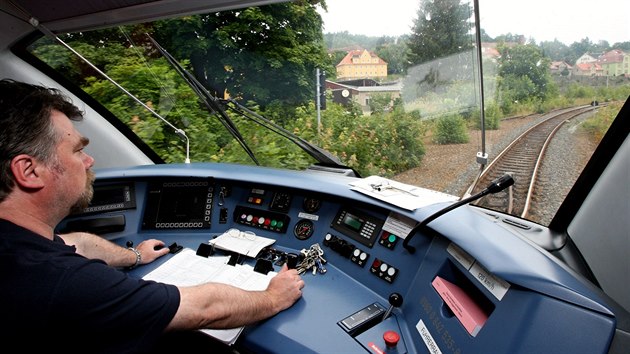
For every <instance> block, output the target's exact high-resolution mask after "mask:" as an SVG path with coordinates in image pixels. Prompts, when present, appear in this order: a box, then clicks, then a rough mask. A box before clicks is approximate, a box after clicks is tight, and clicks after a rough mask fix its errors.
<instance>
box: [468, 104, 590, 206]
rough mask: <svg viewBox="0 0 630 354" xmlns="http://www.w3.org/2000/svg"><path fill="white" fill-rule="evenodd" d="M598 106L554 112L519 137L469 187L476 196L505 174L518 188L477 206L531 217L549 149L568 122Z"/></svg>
mask: <svg viewBox="0 0 630 354" xmlns="http://www.w3.org/2000/svg"><path fill="white" fill-rule="evenodd" d="M595 108H597V107H592V106H582V107H577V108H569V109H563V110H558V111H554V112H550V113H547V114H546V118H545V119H544V120H543V121H541V122H540V123H538V124H537V125H535V126H533V127H531V128H530V129H528V130H527V131H526V132H524V133H523V134H521V135H520V136H519V137H518V138H516V139H515V140H514V141H513V142H512V143H511V144H510V145H509V146H508V147H507V148H505V150H503V151H502V152H501V153H500V154H499V155H498V156H497V157H496V158H495V159H494V160H493V161H492V162H491V163H490V164H489V165H488V166H487V167H486V168H485V170H484V171H483V172H482V174H481V175H480V176H479V178H478V179H477V181H476V182H475V183H474V184H473V186H471V188H469V191H471V192H470V194H476V193H478V192H480V191H481V190H482V189H483V188H485V187H486V186H487V185H488V184H490V182H491V181H492V180H494V179H496V178H498V177H499V176H502V175H503V174H504V173H510V174H512V177H513V178H514V185H513V186H511V187H509V188H508V189H506V190H504V191H502V192H499V193H496V194H490V195H487V196H485V197H484V198H481V199H479V200H478V201H477V202H476V203H474V204H475V205H478V206H481V207H485V208H489V209H493V210H497V211H501V212H505V213H508V214H512V215H516V216H519V217H522V218H525V217H527V214H528V212H529V209H530V207H531V199H532V195H533V193H534V189H535V188H536V187H537V183H538V182H537V179H536V177H537V174H538V168H539V166H540V164H541V161H542V159H543V158H544V156H545V151H546V147H547V145H548V144H549V141H550V140H551V139H552V138H553V135H554V134H555V132H556V131H557V130H558V128H560V127H561V126H562V124H563V123H564V122H566V121H567V120H570V119H572V118H574V117H576V116H578V115H580V114H583V113H585V112H589V111H591V110H593V109H595Z"/></svg>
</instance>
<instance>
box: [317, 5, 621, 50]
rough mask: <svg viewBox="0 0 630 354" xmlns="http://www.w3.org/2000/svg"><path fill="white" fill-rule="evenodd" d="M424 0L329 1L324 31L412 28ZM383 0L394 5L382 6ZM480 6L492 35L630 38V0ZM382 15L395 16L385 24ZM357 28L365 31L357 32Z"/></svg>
mask: <svg viewBox="0 0 630 354" xmlns="http://www.w3.org/2000/svg"><path fill="white" fill-rule="evenodd" d="M420 1H421V0H385V2H384V1H383V0H326V4H327V6H328V9H329V12H328V13H326V12H323V11H320V13H321V14H322V18H323V19H324V32H341V31H348V32H350V33H353V34H365V35H369V36H380V35H382V34H387V35H392V36H394V35H400V34H404V33H410V32H411V27H412V25H413V21H414V19H415V18H416V14H417V11H418V7H419V4H420ZM471 1H472V0H471ZM383 3H390V4H392V6H388V7H383V5H382V4H383ZM356 8H361V9H362V10H361V11H362V13H361V16H355V17H353V16H346V15H344V14H348V13H353V9H356ZM369 9H374V10H373V11H368V10H369ZM479 10H480V13H481V20H480V24H481V28H482V29H484V30H485V31H486V33H488V35H489V36H491V37H496V36H498V35H501V34H507V33H512V34H522V35H525V36H526V38H528V39H529V38H534V39H535V40H536V42H541V41H553V40H555V39H557V40H559V41H560V42H562V43H564V44H566V45H570V44H571V43H573V42H579V41H581V40H582V39H584V38H586V37H588V38H589V40H590V41H591V42H593V43H597V42H598V41H600V40H607V41H608V42H609V44H610V45H612V44H614V43H616V42H630V0H597V1H588V2H581V1H575V0H572V1H568V0H518V1H516V0H479ZM363 11H365V13H364V12H363ZM560 17H562V20H560V21H559V20H558V19H559V18H560ZM384 18H385V19H394V20H393V21H388V24H387V25H386V26H383V25H382V23H383V21H382V19H384ZM528 19H536V20H535V21H529V20H528ZM541 23H542V24H548V26H547V25H546V26H541ZM374 24H379V25H374ZM357 27H360V28H361V30H360V32H361V33H356V32H357V31H356V28H357Z"/></svg>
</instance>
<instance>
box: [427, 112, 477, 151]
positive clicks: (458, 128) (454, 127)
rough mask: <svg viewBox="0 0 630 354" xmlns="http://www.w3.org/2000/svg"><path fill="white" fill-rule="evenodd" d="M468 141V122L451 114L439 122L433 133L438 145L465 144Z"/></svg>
mask: <svg viewBox="0 0 630 354" xmlns="http://www.w3.org/2000/svg"><path fill="white" fill-rule="evenodd" d="M468 140H469V137H468V129H467V128H466V121H465V120H464V118H462V117H461V116H460V115H458V114H450V115H447V116H444V117H441V118H439V119H438V120H437V122H436V124H435V131H434V133H433V141H434V142H435V143H436V144H440V145H444V144H464V143H467V142H468Z"/></svg>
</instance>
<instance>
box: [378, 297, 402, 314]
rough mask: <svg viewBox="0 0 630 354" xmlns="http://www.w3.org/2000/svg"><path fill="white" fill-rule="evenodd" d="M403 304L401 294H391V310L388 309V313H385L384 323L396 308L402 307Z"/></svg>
mask: <svg viewBox="0 0 630 354" xmlns="http://www.w3.org/2000/svg"><path fill="white" fill-rule="evenodd" d="M402 303H403V297H402V295H400V294H399V293H391V294H390V295H389V308H388V309H387V311H385V314H384V315H383V321H385V320H386V319H387V317H389V315H391V313H392V310H393V309H394V307H400V305H402Z"/></svg>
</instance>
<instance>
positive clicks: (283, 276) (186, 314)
mask: <svg viewBox="0 0 630 354" xmlns="http://www.w3.org/2000/svg"><path fill="white" fill-rule="evenodd" d="M303 287H304V280H302V278H301V277H300V275H299V274H298V273H297V271H296V270H295V269H291V270H289V269H288V268H287V266H286V264H285V265H284V266H283V267H282V269H281V270H280V272H279V273H278V275H276V276H275V277H273V278H272V279H271V281H270V282H269V286H268V287H267V289H266V290H264V291H246V290H243V289H239V288H237V287H234V286H230V285H227V284H220V283H207V284H202V285H198V286H193V287H180V288H179V292H180V304H179V308H178V310H177V313H176V314H175V317H174V318H173V319H172V320H171V323H170V324H169V325H168V327H167V330H190V329H200V328H214V329H220V328H235V327H240V326H244V325H248V324H252V323H255V322H257V321H260V320H263V319H265V318H268V317H271V316H273V315H275V314H277V313H278V312H280V311H282V310H285V309H287V308H289V307H290V306H291V305H293V304H294V303H295V302H296V301H297V300H298V299H299V298H300V297H301V296H302V288H303Z"/></svg>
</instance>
